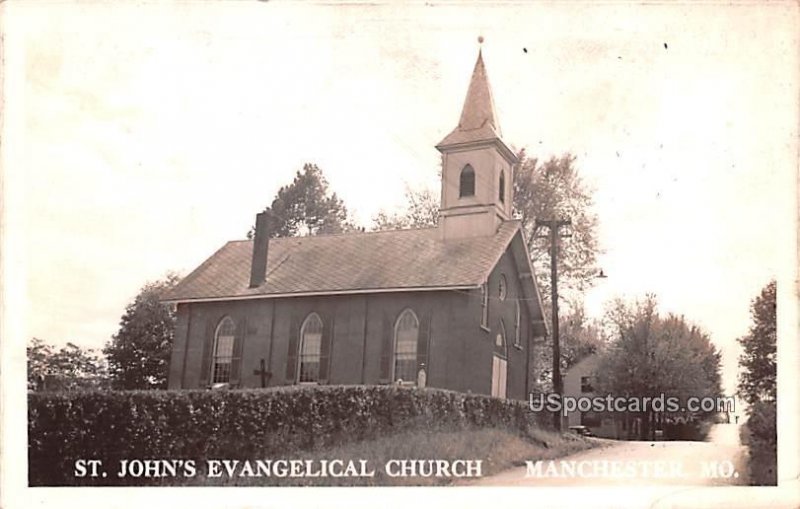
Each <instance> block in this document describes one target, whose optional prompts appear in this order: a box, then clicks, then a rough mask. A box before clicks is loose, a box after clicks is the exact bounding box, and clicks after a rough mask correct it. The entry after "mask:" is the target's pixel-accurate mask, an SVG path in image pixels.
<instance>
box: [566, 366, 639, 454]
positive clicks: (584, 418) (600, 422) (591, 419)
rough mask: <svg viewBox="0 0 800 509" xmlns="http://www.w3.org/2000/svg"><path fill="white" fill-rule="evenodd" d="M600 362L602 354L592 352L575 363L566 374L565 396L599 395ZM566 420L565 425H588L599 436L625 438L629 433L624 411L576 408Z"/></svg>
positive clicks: (584, 396) (588, 396)
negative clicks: (612, 411) (597, 378)
mask: <svg viewBox="0 0 800 509" xmlns="http://www.w3.org/2000/svg"><path fill="white" fill-rule="evenodd" d="M599 363H600V356H599V355H598V354H591V355H587V356H586V357H584V358H583V359H581V360H580V361H578V362H577V363H575V364H573V365H572V366H571V367H570V368H569V369H568V370H567V371H566V373H565V374H564V396H565V397H569V398H575V399H577V398H592V397H596V396H599V394H597V392H596V389H595V383H596V372H597V366H598V364H599ZM565 421H566V422H565V423H564V426H563V427H572V426H586V427H587V428H589V430H590V431H591V432H592V434H594V435H595V436H598V437H604V438H625V436H626V435H627V430H626V429H625V428H626V426H627V423H626V420H625V416H624V414H622V413H620V414H618V415H614V414H613V413H610V412H603V413H600V412H595V411H592V410H589V411H585V412H581V411H579V410H575V411H572V412H569V413H568V414H567V416H566V418H565Z"/></svg>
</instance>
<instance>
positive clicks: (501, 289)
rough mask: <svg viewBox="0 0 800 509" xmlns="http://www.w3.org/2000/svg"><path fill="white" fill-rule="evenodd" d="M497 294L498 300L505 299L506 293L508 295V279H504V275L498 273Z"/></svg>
mask: <svg viewBox="0 0 800 509" xmlns="http://www.w3.org/2000/svg"><path fill="white" fill-rule="evenodd" d="M497 295H498V297H500V300H501V301H502V300H506V295H508V281H506V275H505V274H500V283H498V286H497Z"/></svg>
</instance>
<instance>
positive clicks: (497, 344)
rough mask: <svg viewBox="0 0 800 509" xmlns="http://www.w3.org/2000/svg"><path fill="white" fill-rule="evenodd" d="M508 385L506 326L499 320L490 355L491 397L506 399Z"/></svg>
mask: <svg viewBox="0 0 800 509" xmlns="http://www.w3.org/2000/svg"><path fill="white" fill-rule="evenodd" d="M507 383H508V350H507V349H506V325H505V324H504V323H503V321H502V320H500V327H499V328H498V329H497V336H495V340H494V355H492V392H491V394H492V396H494V397H497V398H505V397H506V385H507Z"/></svg>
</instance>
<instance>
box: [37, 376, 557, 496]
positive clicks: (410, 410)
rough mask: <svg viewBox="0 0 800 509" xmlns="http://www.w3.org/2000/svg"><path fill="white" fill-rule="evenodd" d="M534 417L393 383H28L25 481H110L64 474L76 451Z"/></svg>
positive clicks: (218, 447) (523, 427)
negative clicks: (48, 388) (196, 386)
mask: <svg viewBox="0 0 800 509" xmlns="http://www.w3.org/2000/svg"><path fill="white" fill-rule="evenodd" d="M544 417H545V419H543V420H542V422H537V414H535V413H533V412H531V411H530V410H529V409H528V406H527V405H526V404H525V403H524V402H521V401H511V400H501V399H497V398H490V397H488V396H481V395H472V394H463V393H458V392H452V391H445V390H438V389H418V388H407V387H397V386H315V387H287V388H278V389H266V390H263V389H262V390H233V391H123V392H100V391H95V392H77V393H30V394H29V398H28V466H29V474H28V482H29V485H31V486H61V485H76V484H81V483H84V484H94V485H97V484H113V483H114V482H115V481H114V479H112V477H113V478H116V476H115V475H109V477H108V479H103V480H99V479H87V478H84V479H81V478H76V477H74V476H73V471H74V463H75V460H76V459H100V460H103V463H104V465H116V464H118V461H119V460H121V459H194V460H197V461H204V460H205V459H207V458H224V459H263V458H270V457H276V456H277V455H284V456H285V455H286V454H287V453H292V452H296V451H299V450H306V449H312V448H318V447H328V446H333V445H338V444H342V443H345V442H349V441H357V440H364V439H370V438H375V437H378V436H382V435H385V434H388V433H393V432H397V431H402V430H409V429H427V430H431V431H433V430H453V429H467V428H474V427H498V428H503V429H508V430H511V431H515V432H519V433H523V434H526V433H527V432H528V431H529V429H530V428H531V427H544V426H546V424H544V421H546V420H548V419H546V416H544ZM117 482H118V483H119V480H117ZM136 482H137V480H136V479H130V478H128V479H125V480H124V484H127V485H130V484H135V483H136ZM139 482H140V483H146V482H147V481H146V480H139Z"/></svg>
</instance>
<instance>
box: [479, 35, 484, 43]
mask: <svg viewBox="0 0 800 509" xmlns="http://www.w3.org/2000/svg"><path fill="white" fill-rule="evenodd" d="M478 44H483V36H482V35H479V36H478Z"/></svg>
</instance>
